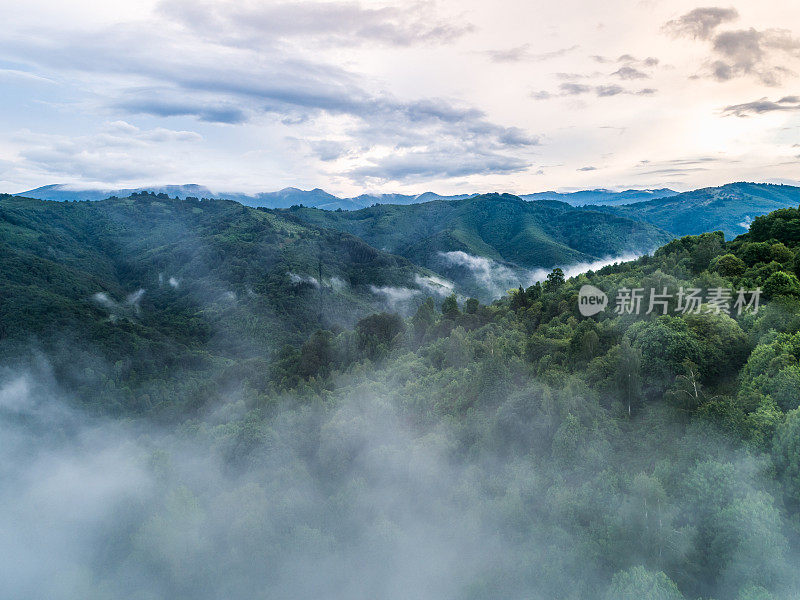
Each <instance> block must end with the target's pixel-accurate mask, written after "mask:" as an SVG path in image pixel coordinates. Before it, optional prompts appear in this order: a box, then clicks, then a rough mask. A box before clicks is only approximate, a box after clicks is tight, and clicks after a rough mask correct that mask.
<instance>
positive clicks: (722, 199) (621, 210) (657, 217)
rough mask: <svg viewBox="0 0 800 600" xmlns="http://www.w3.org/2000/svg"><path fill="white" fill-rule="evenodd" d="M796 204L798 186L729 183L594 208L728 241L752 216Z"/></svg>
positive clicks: (678, 232) (799, 196)
mask: <svg viewBox="0 0 800 600" xmlns="http://www.w3.org/2000/svg"><path fill="white" fill-rule="evenodd" d="M798 204H800V188H798V187H794V186H790V185H774V184H767V183H729V184H727V185H723V186H720V187H710V188H703V189H699V190H694V191H691V192H684V193H682V194H677V195H674V196H670V197H667V198H660V199H657V200H652V201H649V202H638V203H636V204H629V205H625V206H613V207H599V206H598V207H596V208H597V210H602V211H606V212H610V213H613V214H616V215H619V216H623V217H628V218H631V219H638V220H640V221H645V222H647V223H651V224H653V225H656V226H658V227H660V228H661V229H665V230H667V231H669V232H670V233H673V234H675V235H677V236H683V235H696V234H699V233H703V232H706V231H723V232H724V233H725V237H726V238H728V239H731V238H733V237H736V236H737V235H739V234H741V233H745V232H746V231H747V229H748V228H749V227H750V222H751V221H752V220H753V219H754V218H755V217H757V216H759V215H765V214H767V213H769V212H772V211H774V210H777V209H779V208H788V207H797V206H798Z"/></svg>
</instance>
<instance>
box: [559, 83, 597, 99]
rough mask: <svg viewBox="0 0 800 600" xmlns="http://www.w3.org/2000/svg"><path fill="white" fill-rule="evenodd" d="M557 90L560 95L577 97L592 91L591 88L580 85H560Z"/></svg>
mask: <svg viewBox="0 0 800 600" xmlns="http://www.w3.org/2000/svg"><path fill="white" fill-rule="evenodd" d="M558 88H559V89H560V90H561V93H562V94H563V95H566V96H577V95H579V94H587V93H589V92H591V91H592V86H590V85H584V84H581V83H562V84H561V85H560V86H558Z"/></svg>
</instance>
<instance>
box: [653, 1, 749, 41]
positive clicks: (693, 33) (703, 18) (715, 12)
mask: <svg viewBox="0 0 800 600" xmlns="http://www.w3.org/2000/svg"><path fill="white" fill-rule="evenodd" d="M738 18H739V13H738V12H737V11H736V9H734V8H718V7H707V8H695V9H694V10H693V11H690V12H688V13H686V14H685V15H683V16H682V17H680V18H678V19H674V20H672V21H668V22H667V23H666V24H665V25H664V30H665V31H667V32H668V33H670V34H671V35H673V36H675V37H691V38H695V39H701V40H707V39H709V38H710V37H711V34H712V32H713V31H714V30H715V29H716V28H717V27H719V26H720V25H722V24H723V23H727V22H730V21H734V20H736V19H738Z"/></svg>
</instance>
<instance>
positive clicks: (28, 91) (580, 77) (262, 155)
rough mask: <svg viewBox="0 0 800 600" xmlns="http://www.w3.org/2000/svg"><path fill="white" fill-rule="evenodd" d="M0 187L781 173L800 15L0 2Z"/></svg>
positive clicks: (521, 186)
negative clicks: (1, 31) (0, 23)
mask: <svg viewBox="0 0 800 600" xmlns="http://www.w3.org/2000/svg"><path fill="white" fill-rule="evenodd" d="M0 22H2V23H3V34H2V36H0V191H4V192H11V193H15V192H20V191H23V190H26V189H30V188H33V187H37V186H40V185H46V184H53V183H66V184H72V185H74V186H76V187H97V188H104V189H112V188H121V187H139V186H147V185H164V184H188V183H196V184H200V185H205V186H207V187H209V188H211V189H212V190H213V191H215V192H225V191H229V192H233V191H238V192H257V191H272V190H277V189H281V188H283V187H287V186H295V187H300V188H303V189H309V188H313V187H321V188H323V189H325V190H327V191H329V192H331V193H335V194H339V195H344V196H348V195H357V194H359V193H362V192H403V193H421V192H424V191H435V192H438V193H472V192H478V191H480V192H488V191H500V192H512V193H531V192H536V191H543V190H551V189H555V190H561V191H570V190H575V189H587V188H610V189H622V188H661V187H671V188H673V189H677V190H686V189H692V188H697V187H704V186H710V185H720V184H723V183H726V182H730V181H741V180H748V181H769V182H782V183H796V182H797V181H799V180H800V172H798V169H797V167H798V165H800V2H787V1H786V0H748V1H736V2H733V3H730V4H727V3H726V4H720V5H713V4H698V3H697V2H693V1H684V0H664V1H661V0H605V1H604V2H596V1H595V0H591V1H590V0H561V1H559V2H543V1H538V0H533V1H532V0H493V1H492V2H485V1H479V0H440V1H427V0H421V1H408V2H371V1H362V2H358V1H349V0H348V1H338V0H334V1H309V2H268V1H253V0H230V1H227V0H121V1H115V2H108V1H107V0H71V1H70V2H63V1H62V0H27V1H26V2H18V1H17V0H13V1H12V0H0Z"/></svg>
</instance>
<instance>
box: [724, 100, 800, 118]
mask: <svg viewBox="0 0 800 600" xmlns="http://www.w3.org/2000/svg"><path fill="white" fill-rule="evenodd" d="M794 111H800V97H798V96H785V97H783V98H781V99H780V100H775V101H772V100H768V99H767V98H761V99H760V100H754V101H752V102H745V103H743V104H732V105H730V106H726V107H725V108H724V109H723V110H722V114H724V115H728V116H729V115H734V116H737V117H749V116H752V115H760V114H764V113H770V112H794Z"/></svg>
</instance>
